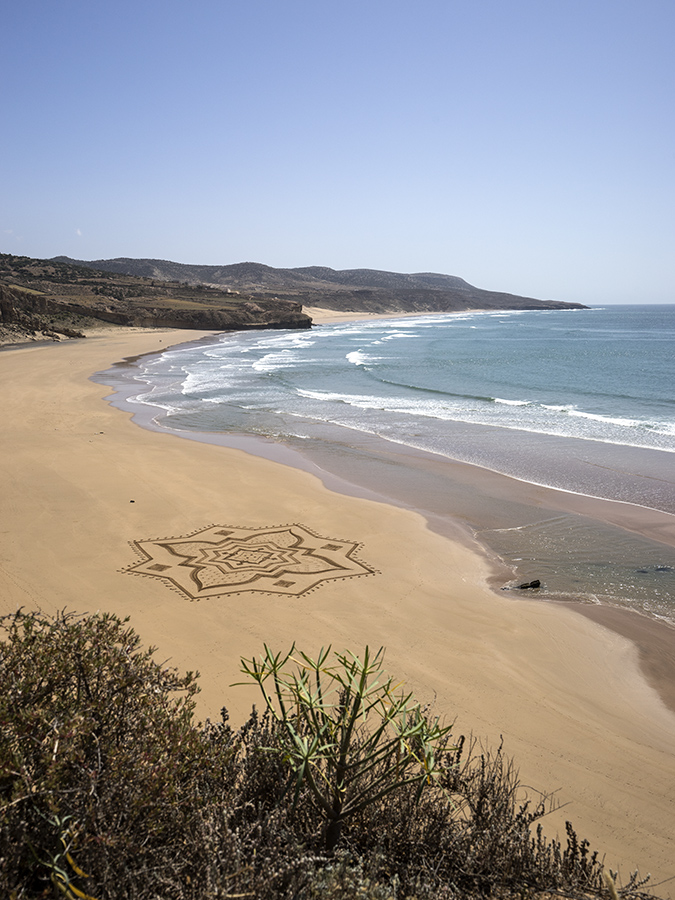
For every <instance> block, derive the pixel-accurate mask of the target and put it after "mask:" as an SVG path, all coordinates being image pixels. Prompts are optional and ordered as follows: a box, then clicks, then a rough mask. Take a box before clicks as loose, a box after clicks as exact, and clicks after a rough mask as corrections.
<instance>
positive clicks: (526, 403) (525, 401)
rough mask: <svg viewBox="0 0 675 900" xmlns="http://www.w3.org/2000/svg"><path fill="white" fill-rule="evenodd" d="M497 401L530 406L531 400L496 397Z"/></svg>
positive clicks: (506, 404) (511, 404) (505, 403)
mask: <svg viewBox="0 0 675 900" xmlns="http://www.w3.org/2000/svg"><path fill="white" fill-rule="evenodd" d="M494 401H495V403H503V404H504V405H505V406H530V404H531V402H532V401H531V400H504V399H503V398H502V397H495V398H494Z"/></svg>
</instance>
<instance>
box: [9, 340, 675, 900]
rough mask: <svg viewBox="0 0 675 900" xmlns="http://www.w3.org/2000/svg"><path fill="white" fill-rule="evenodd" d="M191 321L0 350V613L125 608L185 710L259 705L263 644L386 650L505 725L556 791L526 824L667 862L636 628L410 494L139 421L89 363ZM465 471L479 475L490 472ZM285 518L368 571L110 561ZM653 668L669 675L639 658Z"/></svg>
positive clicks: (463, 710)
mask: <svg viewBox="0 0 675 900" xmlns="http://www.w3.org/2000/svg"><path fill="white" fill-rule="evenodd" d="M194 337H196V335H194V334H189V335H186V333H185V332H167V333H160V332H141V333H125V332H119V333H116V334H115V335H114V336H112V335H111V336H107V337H105V338H95V339H92V338H90V339H87V340H86V341H82V342H72V343H71V342H69V343H68V344H65V343H64V344H61V345H55V346H40V347H29V348H21V349H16V350H11V351H8V352H5V353H3V354H0V375H1V377H2V379H3V384H4V385H5V390H4V391H3V393H2V397H1V398H0V409H1V410H2V421H3V441H2V448H1V450H0V495H1V496H2V497H3V528H2V530H3V535H2V538H1V539H0V550H1V559H2V561H1V563H0V584H1V585H2V592H1V594H0V609H1V611H2V612H3V613H7V612H11V611H13V610H15V609H16V608H17V607H19V606H26V607H29V608H30V607H36V606H40V607H42V608H43V609H46V610H56V609H63V608H64V607H67V608H69V609H75V610H78V611H80V612H86V611H89V612H92V611H95V610H97V609H100V610H106V611H111V612H115V613H117V614H119V615H121V616H126V615H129V616H130V617H131V624H132V625H133V626H134V627H135V628H136V629H137V631H138V632H139V634H140V635H141V637H142V639H143V641H144V642H146V643H148V644H155V645H156V646H158V648H159V649H158V655H159V656H161V658H163V659H170V660H171V663H172V664H173V665H175V666H177V667H178V668H179V669H181V670H185V669H199V670H200V671H201V673H202V677H201V683H202V693H201V695H200V706H199V714H200V715H201V716H210V717H216V716H217V715H218V712H219V710H220V708H221V707H222V706H223V705H225V706H227V707H228V708H229V709H230V712H231V718H232V721H233V722H234V723H235V724H236V723H238V722H240V721H242V720H243V718H244V717H245V715H246V714H247V712H248V710H249V709H250V705H251V703H252V702H254V701H255V700H256V695H255V692H254V691H253V690H252V689H251V690H248V689H244V688H232V687H230V685H231V684H232V683H233V682H235V681H238V680H239V675H238V666H239V658H240V657H241V656H250V655H251V654H256V653H258V652H260V650H261V648H262V643H263V641H267V642H268V643H270V642H271V643H272V644H273V645H274V646H275V647H277V648H278V649H283V648H285V647H288V646H289V645H290V643H291V642H292V641H293V640H295V641H297V642H298V644H299V645H300V646H302V647H303V648H306V649H307V650H308V651H309V652H316V651H317V650H318V649H319V647H321V646H325V645H327V644H329V643H332V644H333V646H335V647H336V648H338V649H342V648H346V647H349V648H351V649H354V650H355V651H358V649H359V648H362V647H363V646H364V645H365V644H366V643H368V644H370V645H371V646H378V647H379V646H381V645H384V646H386V647H387V668H388V669H389V670H390V671H392V672H393V673H395V674H396V675H398V676H400V677H402V678H404V679H405V680H406V682H407V684H408V685H409V686H410V688H411V689H413V690H414V691H415V692H416V693H417V695H418V696H419V697H420V698H421V699H423V700H428V701H431V702H433V703H434V704H435V709H436V711H437V712H438V713H440V714H442V715H445V716H447V717H449V718H451V719H454V720H455V721H456V729H455V730H456V733H468V732H473V733H474V734H476V735H477V736H479V737H481V738H483V739H485V740H487V741H489V742H490V743H496V742H498V741H499V739H500V736H501V735H503V736H504V740H505V746H506V750H507V752H509V753H510V754H511V755H513V756H514V757H515V759H516V762H517V764H518V766H519V768H520V771H521V777H522V781H523V783H524V785H527V786H529V787H530V788H532V789H538V790H541V791H555V792H557V793H556V797H557V799H558V801H559V802H560V803H562V804H566V806H565V807H564V808H563V809H561V810H560V811H559V812H557V813H555V814H553V815H551V816H550V817H548V818H547V819H546V820H545V821H544V827H545V831H546V832H547V833H548V834H551V835H552V834H555V833H556V832H558V833H559V834H561V835H562V834H564V821H565V819H570V820H571V821H572V822H573V824H574V825H575V827H576V828H577V830H578V832H579V834H580V836H583V837H587V838H588V839H589V840H590V842H591V845H592V848H593V849H595V848H597V849H599V850H601V851H602V852H604V853H605V854H606V862H607V863H608V864H609V865H610V866H611V867H612V868H613V869H619V870H620V872H621V873H622V875H623V876H624V877H627V875H628V873H629V871H630V870H632V869H633V868H635V867H637V866H639V867H640V870H641V872H643V873H644V874H646V873H647V872H648V871H650V872H652V874H653V876H654V878H655V879H656V880H662V879H666V878H673V877H675V861H674V859H675V853H674V852H673V837H672V836H673V834H675V761H674V760H675V757H674V756H673V753H674V751H675V715H674V714H673V713H672V712H671V710H669V709H668V708H667V706H666V704H665V703H664V702H663V700H662V698H661V697H660V696H659V694H658V692H657V691H656V690H654V689H653V688H652V686H651V685H650V684H649V683H648V681H647V680H646V679H645V678H644V677H643V674H642V670H641V668H640V649H639V647H641V646H642V644H645V645H650V646H651V645H652V643H653V642H652V641H651V639H650V638H649V635H648V634H646V633H643V634H638V632H637V631H632V632H631V633H630V637H631V640H629V639H627V637H625V636H623V635H622V634H620V633H619V630H620V628H619V626H617V625H616V623H615V624H613V625H612V626H611V627H612V629H613V630H610V629H609V628H607V627H603V626H602V625H600V624H598V623H597V622H594V621H591V620H590V619H589V618H588V617H587V616H585V615H584V616H581V615H578V613H577V612H576V611H575V610H574V609H573V608H572V607H571V606H564V605H562V604H551V603H540V602H536V601H535V600H532V599H529V598H527V597H520V596H513V595H512V594H509V595H508V596H506V595H500V594H498V593H495V592H494V591H492V590H491V589H490V586H489V581H490V578H491V577H492V576H493V574H494V570H493V568H492V566H491V564H490V562H489V560H488V559H487V558H486V557H485V555H484V554H481V553H480V552H479V548H478V547H477V546H476V545H473V544H472V543H471V541H470V540H469V539H467V540H460V539H450V538H448V537H446V536H443V535H440V534H436V533H434V532H433V531H431V530H430V529H429V527H428V525H427V522H426V520H425V518H424V517H423V516H422V515H420V514H418V513H416V512H414V511H412V510H409V509H402V508H397V507H394V506H391V505H388V504H386V503H382V502H377V501H376V500H373V499H366V498H364V497H353V496H347V495H345V494H340V493H335V492H333V491H329V490H328V489H327V488H326V487H325V486H324V485H323V484H322V483H321V482H320V480H319V479H318V478H317V477H315V476H314V475H312V474H311V473H309V472H306V471H301V470H298V469H294V468H291V467H289V466H287V465H281V464H280V463H278V462H275V461H273V460H267V459H260V458H257V457H253V456H251V455H250V454H247V453H244V452H242V451H240V450H235V449H227V448H224V447H220V446H216V445H212V444H208V443H201V442H199V441H195V440H183V439H180V438H178V437H176V436H175V435H172V434H170V433H160V432H152V431H147V430H145V429H142V428H139V427H137V426H136V425H134V424H133V423H131V421H130V416H129V415H128V414H125V413H123V412H121V411H120V410H118V409H115V408H113V407H112V406H111V405H110V404H108V403H106V402H104V400H103V398H104V397H105V396H106V395H107V394H109V393H110V392H109V389H107V388H106V387H104V386H102V385H100V384H96V383H94V382H92V381H91V380H89V378H90V376H91V375H92V374H93V373H94V372H97V371H102V370H104V369H106V368H108V367H109V366H110V365H112V364H113V363H114V362H115V361H117V360H120V359H122V358H125V357H130V356H133V355H135V354H140V353H144V352H152V351H153V350H156V349H160V348H163V347H165V346H168V345H169V344H171V343H180V342H183V341H185V340H186V338H187V339H192V338H194ZM472 477H473V474H472ZM475 477H477V478H480V477H481V475H480V472H478V473H475ZM482 477H483V479H484V480H485V481H484V486H485V488H486V489H487V480H488V479H491V478H492V475H491V474H490V473H484V474H483V476H482ZM500 485H501V487H500V488H499V490H507V487H506V486H504V484H503V483H502V482H500ZM538 490H543V489H538ZM546 502H548V500H547V501H546ZM624 514H625V515H629V512H628V511H622V515H624ZM289 523H302V524H304V525H305V526H307V527H308V528H310V529H312V530H313V531H314V532H315V533H316V534H318V535H320V536H322V537H324V538H325V539H326V540H327V541H330V540H336V541H343V542H350V541H353V542H357V543H358V544H359V550H358V553H359V556H360V558H362V559H363V561H364V562H365V563H367V565H368V567H369V568H370V569H371V570H372V574H364V575H359V577H352V578H348V579H334V580H329V581H325V582H324V583H322V584H320V585H318V586H317V587H316V589H315V590H313V591H312V592H311V593H307V594H302V595H297V596H294V595H292V594H290V595H284V596H278V595H270V594H269V593H264V594H263V593H256V592H255V591H242V592H240V593H238V594H237V595H228V596H224V597H211V598H208V599H202V600H200V601H190V600H189V599H188V598H187V597H186V596H185V595H184V594H182V593H180V592H179V591H177V590H172V589H170V587H168V586H167V584H166V582H164V581H163V580H162V579H161V578H159V577H151V576H148V575H140V576H139V575H138V574H136V575H131V574H129V572H128V571H125V570H126V569H128V568H129V567H130V566H131V565H133V564H134V563H135V562H137V560H138V552H137V549H135V548H134V546H133V545H132V542H134V541H143V540H150V539H160V538H162V539H163V538H174V537H178V536H185V535H189V534H192V533H193V532H195V531H199V530H200V529H204V528H206V527H207V526H211V525H214V524H217V525H220V526H236V527H242V528H251V529H252V528H260V527H263V526H271V525H287V524H289ZM634 524H635V523H634ZM455 537H457V536H455ZM621 628H625V626H624V625H623V624H622V625H621ZM654 677H658V678H661V679H663V678H665V679H666V680H668V679H669V678H670V675H669V674H666V675H663V674H659V673H658V672H657V671H656V668H655V669H654ZM664 696H665V694H664ZM659 893H660V894H661V895H662V896H668V895H669V894H673V893H675V891H673V889H672V886H671V887H668V886H664V887H663V888H661V889H660V890H659Z"/></svg>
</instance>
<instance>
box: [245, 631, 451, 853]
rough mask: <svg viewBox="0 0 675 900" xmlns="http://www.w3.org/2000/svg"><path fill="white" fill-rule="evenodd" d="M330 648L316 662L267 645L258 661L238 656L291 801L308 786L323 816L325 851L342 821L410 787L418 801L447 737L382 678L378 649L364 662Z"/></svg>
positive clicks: (337, 834) (334, 841)
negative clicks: (276, 745)
mask: <svg viewBox="0 0 675 900" xmlns="http://www.w3.org/2000/svg"><path fill="white" fill-rule="evenodd" d="M330 651H331V648H330V647H329V648H328V649H327V650H323V649H322V650H321V651H320V653H319V655H318V657H317V659H316V660H313V659H312V658H311V657H310V656H308V655H307V654H306V653H303V652H302V651H299V652H298V653H297V655H296V656H294V652H295V646H293V647H291V649H290V651H289V652H288V653H287V654H285V655H283V656H282V654H280V653H276V654H275V653H273V652H272V651H271V650H270V649H269V647H267V646H265V654H264V656H263V657H262V658H261V659H259V660H256V659H251V660H247V659H242V671H243V672H244V673H245V674H246V675H248V676H249V677H250V678H251V679H253V681H255V682H256V683H257V684H258V685H259V687H260V690H261V691H262V694H263V697H264V699H265V705H266V707H267V709H268V710H269V712H270V714H271V715H272V716H273V717H274V718H275V719H276V721H277V722H279V724H280V726H281V727H280V733H281V735H282V740H283V750H284V754H283V755H284V759H285V761H286V762H287V764H288V766H289V767H290V769H291V771H292V773H293V776H294V778H295V792H294V803H295V804H297V800H298V797H299V796H300V792H301V790H302V787H303V786H304V785H306V786H307V787H308V788H309V792H310V794H311V796H312V798H313V800H314V802H315V803H316V805H317V807H318V809H319V810H320V811H321V812H322V813H323V814H324V815H325V816H326V820H327V827H326V849H327V850H329V851H330V850H332V849H333V848H334V847H335V845H336V844H337V842H338V840H339V839H340V835H341V833H342V825H343V823H344V821H345V820H346V819H347V818H350V817H354V816H355V815H356V814H358V813H359V812H361V811H362V810H364V809H366V807H368V806H371V805H373V804H375V803H377V802H379V801H380V800H382V799H383V798H384V797H386V796H387V795H388V794H391V793H393V792H396V791H400V790H401V789H403V788H405V787H407V786H410V785H416V786H417V788H418V790H417V796H418V797H419V796H421V793H422V790H423V789H424V786H425V784H432V783H433V781H434V780H435V779H436V778H437V777H438V774H439V771H440V767H439V754H440V753H442V752H443V751H446V752H447V747H446V738H447V736H448V734H449V732H450V727H448V726H445V727H444V726H442V725H441V724H440V723H439V721H438V719H435V720H433V719H430V718H429V716H428V715H427V714H426V713H425V711H424V710H423V709H422V707H421V705H420V704H419V703H418V702H417V701H416V700H414V698H413V696H412V694H411V693H406V692H405V691H401V690H398V689H397V686H395V685H394V679H393V678H391V677H385V676H384V675H383V672H382V664H383V660H384V649H383V648H380V650H379V651H378V652H377V653H376V654H375V655H374V656H371V653H370V650H369V648H368V647H366V649H365V653H364V656H363V661H362V660H360V659H359V657H358V656H356V655H355V654H353V653H346V654H340V653H335V654H334V655H333V657H334V658H331V652H330ZM289 663H291V664H294V666H289Z"/></svg>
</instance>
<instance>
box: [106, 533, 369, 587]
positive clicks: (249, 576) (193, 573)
mask: <svg viewBox="0 0 675 900" xmlns="http://www.w3.org/2000/svg"><path fill="white" fill-rule="evenodd" d="M131 545H132V547H134V549H135V550H136V551H137V552H138V554H139V555H140V556H141V557H142V559H141V561H140V562H137V563H135V564H134V565H131V566H127V567H126V568H125V569H123V571H124V572H126V573H129V574H132V575H149V576H151V577H153V578H161V579H164V581H165V582H166V583H167V585H169V586H171V587H174V588H176V589H178V590H179V591H181V592H182V593H183V594H186V595H187V596H188V597H189V598H190V599H191V600H202V599H204V598H206V597H219V596H223V595H226V594H239V593H242V592H243V591H255V592H258V593H265V594H283V595H286V596H293V597H299V596H300V595H301V594H306V593H307V592H308V591H311V590H314V589H315V588H317V587H318V586H319V585H321V584H322V583H324V582H326V581H331V580H333V579H336V578H352V577H354V576H358V575H372V574H375V570H374V569H372V568H371V567H370V566H368V565H366V564H365V563H363V562H362V561H360V560H359V559H357V557H356V553H357V551H358V550H359V548H360V546H361V545H360V544H359V543H358V542H357V541H343V540H333V539H332V538H325V537H321V536H320V535H318V534H316V532H314V531H312V530H311V529H310V528H308V527H307V526H306V525H300V524H293V525H276V526H270V527H263V528H242V527H236V526H231V525H211V526H209V527H208V528H203V529H201V530H199V531H195V532H192V533H191V534H188V535H185V536H183V537H172V538H158V539H156V540H145V541H132V542H131Z"/></svg>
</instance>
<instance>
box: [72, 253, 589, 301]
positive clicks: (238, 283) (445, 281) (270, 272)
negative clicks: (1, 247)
mask: <svg viewBox="0 0 675 900" xmlns="http://www.w3.org/2000/svg"><path fill="white" fill-rule="evenodd" d="M57 259H58V260H61V261H64V262H69V263H77V265H80V266H91V267H93V268H96V269H101V270H104V271H106V272H115V273H118V274H127V275H137V276H144V277H146V278H152V279H155V280H157V281H159V280H164V281H168V280H171V279H177V280H178V281H181V282H186V283H188V284H192V285H211V286H213V287H218V288H221V289H222V288H229V289H230V290H233V291H241V292H242V293H247V294H251V295H252V296H254V297H256V298H270V297H281V298H284V299H287V300H296V301H297V302H299V303H301V304H302V305H303V306H319V307H323V308H325V309H335V310H342V311H347V312H370V313H386V312H452V311H456V310H466V309H571V308H575V309H580V308H583V307H582V305H581V304H580V303H564V302H558V301H554V300H536V299H534V298H532V297H520V296H517V295H516V294H508V293H501V292H498V291H485V290H482V289H481V288H477V287H474V286H473V285H471V284H469V283H468V282H466V281H464V280H463V279H462V278H458V277H457V276H455V275H441V274H438V273H434V272H420V273H417V274H412V275H406V274H401V273H398V272H381V271H378V270H376V269H345V270H343V271H336V270H335V269H330V268H327V267H325V266H309V267H305V268H296V269H275V268H273V267H271V266H265V265H262V264H261V263H252V262H244V263H236V264H235V265H227V266H199V265H186V264H183V263H176V262H170V261H168V260H163V259H128V258H120V259H97V260H93V261H91V262H84V261H82V260H71V259H69V258H68V257H57Z"/></svg>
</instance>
